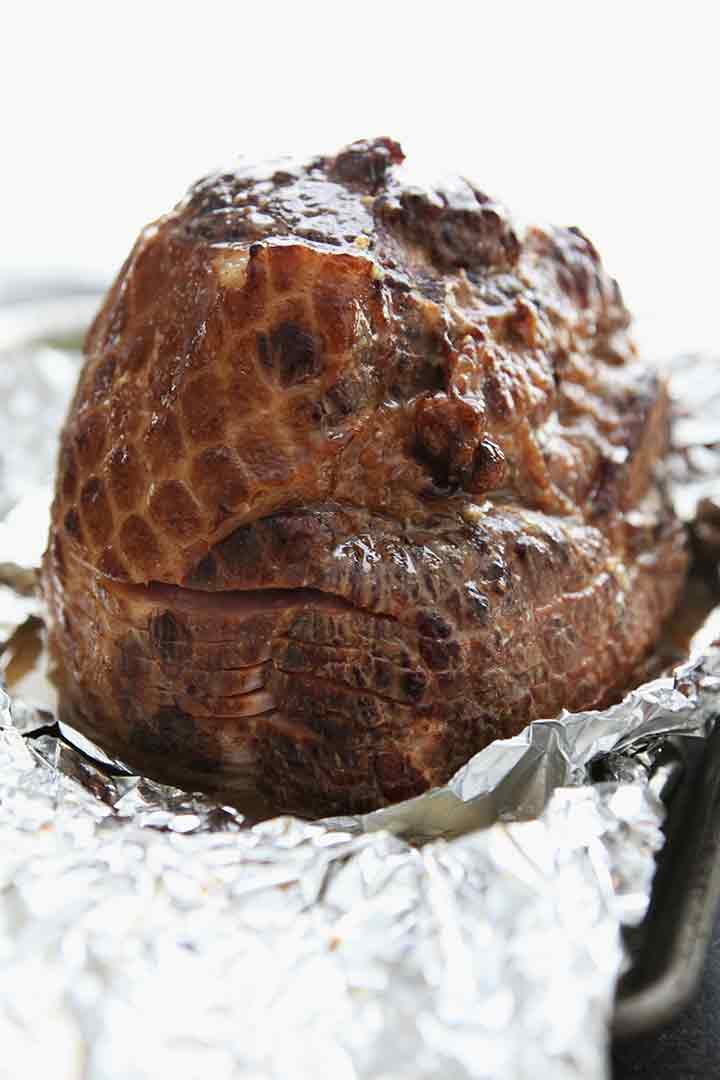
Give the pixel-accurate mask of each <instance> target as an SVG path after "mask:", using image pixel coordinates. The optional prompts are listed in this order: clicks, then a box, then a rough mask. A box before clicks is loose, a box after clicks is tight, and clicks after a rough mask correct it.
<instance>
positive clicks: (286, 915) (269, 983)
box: [0, 320, 720, 1080]
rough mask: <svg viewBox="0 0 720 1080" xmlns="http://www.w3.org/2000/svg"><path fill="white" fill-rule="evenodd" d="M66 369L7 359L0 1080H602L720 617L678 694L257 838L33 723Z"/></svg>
mask: <svg viewBox="0 0 720 1080" xmlns="http://www.w3.org/2000/svg"><path fill="white" fill-rule="evenodd" d="M1 332H2V320H0V335H1ZM76 363H77V357H76V355H74V354H73V351H72V349H69V348H68V347H67V345H66V344H65V345H59V344H57V343H55V344H49V343H48V341H47V340H40V341H38V340H33V337H32V335H28V336H26V339H25V340H24V341H23V342H21V343H20V345H18V344H17V343H16V344H15V345H14V346H13V348H12V349H9V348H6V349H5V353H4V355H0V380H1V384H0V396H2V398H3V400H0V414H1V416H2V425H3V426H2V432H3V439H2V443H1V444H0V507H2V510H3V511H4V512H5V516H4V518H3V519H2V520H0V582H1V584H0V649H1V648H3V646H4V652H3V653H2V654H0V670H3V671H4V672H5V674H6V676H7V679H8V682H9V683H12V686H13V692H12V695H10V694H8V693H5V692H4V691H2V690H0V1047H2V1053H1V1054H0V1078H2V1080H5V1078H7V1080H17V1078H18V1077H23V1078H24V1077H36V1076H37V1077H40V1076H52V1077H53V1078H54V1080H57V1078H68V1080H70V1078H73V1080H76V1078H77V1080H80V1078H82V1080H111V1078H112V1080H121V1078H122V1080H140V1078H142V1080H145V1078H147V1080H151V1078H152V1080H157V1078H158V1077H163V1078H168V1080H196V1078H198V1080H199V1078H200V1077H202V1078H203V1080H208V1078H210V1080H230V1078H233V1080H235V1078H243V1080H261V1078H263V1080H264V1078H273V1080H275V1078H277V1080H305V1078H308V1080H310V1078H312V1080H318V1078H324V1077H332V1078H333V1080H360V1078H368V1080H369V1078H373V1080H391V1078H392V1080H401V1078H407V1080H411V1078H412V1080H425V1078H428V1080H429V1078H431V1077H432V1078H435V1077H438V1076H443V1077H444V1078H445V1080H456V1078H457V1080H460V1078H470V1077H473V1078H476V1077H477V1078H480V1077H483V1078H485V1077H487V1078H491V1077H503V1078H517V1080H523V1078H531V1077H532V1078H533V1080H534V1078H536V1077H538V1076H540V1075H542V1076H544V1077H546V1078H548V1080H555V1078H557V1080H579V1078H583V1080H595V1078H601V1077H604V1076H606V1075H607V1045H608V1022H609V1018H610V1015H611V1011H612V1004H613V995H614V991H615V986H616V983H617V979H618V977H619V975H620V973H621V972H622V970H623V967H624V965H625V964H626V963H627V959H626V956H625V953H624V951H623V945H622V934H621V928H622V927H623V926H624V925H633V924H637V923H639V922H640V921H641V920H642V919H643V916H644V914H645V912H646V910H647V906H648V902H649V895H650V890H651V885H652V878H653V873H654V867H655V855H656V853H657V851H658V850H659V848H660V847H661V845H662V832H661V825H662V820H663V815H664V807H663V803H662V799H661V796H662V794H663V786H664V782H665V778H666V777H665V773H664V770H663V768H656V767H655V759H656V756H657V751H658V750H659V749H660V748H661V747H662V745H663V743H664V740H665V738H666V737H667V735H668V734H670V733H684V734H692V735H695V736H697V737H700V738H702V737H704V736H706V735H707V734H708V732H709V730H710V728H711V726H712V723H713V719H714V716H715V714H716V712H717V710H718V706H719V704H720V650H718V649H715V648H713V647H712V641H713V640H714V636H715V633H716V630H715V627H717V626H719V625H720V621H719V620H720V615H719V614H718V612H715V613H711V616H710V619H709V620H708V621H707V622H706V624H705V629H704V631H703V632H702V633H701V634H700V635H699V636H696V638H695V639H694V640H695V648H694V655H693V657H692V658H691V659H689V660H687V661H686V662H685V663H683V664H682V665H680V666H679V667H678V669H677V670H676V672H675V674H674V676H673V677H667V678H663V679H659V680H655V681H653V682H651V683H648V684H646V685H644V686H642V687H640V688H639V689H638V690H636V691H634V692H633V693H631V694H630V695H628V697H627V698H626V699H625V701H623V702H622V703H621V704H620V705H617V706H615V707H613V708H611V709H608V710H606V711H604V712H588V713H583V714H576V715H569V714H566V715H563V716H561V717H559V718H557V719H553V720H543V721H538V722H536V723H533V724H531V725H530V726H529V727H528V728H527V729H526V730H525V731H524V732H523V733H522V734H521V735H519V736H517V737H516V738H514V739H510V740H506V741H503V742H497V743H494V744H493V745H491V746H490V747H488V748H487V749H486V750H484V751H483V752H482V753H480V754H478V755H477V756H476V757H474V758H473V759H472V760H471V761H469V762H468V763H467V764H466V765H465V766H464V767H463V768H462V769H461V770H460V771H459V772H458V773H457V775H456V776H455V777H454V778H453V780H452V781H451V782H450V784H448V786H447V787H445V788H442V789H438V790H436V791H434V792H431V793H429V794H427V795H425V796H422V797H420V798H418V799H414V800H411V801H410V802H408V803H404V804H401V805H399V806H396V807H392V808H389V809H387V810H383V811H379V812H377V813H375V814H369V815H366V816H364V817H357V818H343V819H335V820H331V821H320V822H311V823H309V822H302V821H299V820H297V819H293V818H289V817H284V818H277V819H274V820H271V821H265V822H262V823H261V824H256V825H253V826H250V825H249V824H247V823H246V822H245V821H244V820H243V817H242V815H241V814H240V813H239V812H238V811H237V810H235V809H233V808H232V807H228V806H220V805H217V804H215V803H213V802H212V801H211V800H209V799H208V798H206V797H204V796H201V795H194V794H192V793H186V792H183V791H180V790H178V789H174V788H169V787H166V786H163V785H160V784H157V783H154V782H153V781H151V780H149V779H147V778H143V777H139V776H136V775H133V774H131V773H130V772H129V771H128V770H127V769H124V768H123V766H122V764H121V763H117V762H114V763H113V762H109V761H108V759H107V758H105V756H104V755H103V754H102V751H101V750H100V749H99V748H96V747H93V746H92V745H91V744H89V743H87V742H86V741H84V740H81V739H79V737H78V736H77V735H76V734H75V733H73V732H69V731H66V732H64V733H62V734H63V735H64V736H65V737H62V735H61V733H59V731H58V728H57V726H53V724H54V717H53V706H54V697H53V691H52V687H51V685H50V683H49V682H48V680H47V679H46V678H45V676H44V672H43V651H42V641H41V638H40V636H39V635H38V627H39V625H40V623H39V619H40V617H41V614H42V613H41V610H40V608H39V605H38V602H37V599H36V598H35V597H34V596H33V591H32V569H33V566H34V565H35V564H36V560H37V558H38V555H39V553H40V551H41V550H42V546H43V543H44V539H45V529H46V525H47V507H48V497H49V496H48V493H49V486H48V485H49V481H50V479H51V473H52V468H53V449H54V445H53V440H54V434H55V433H56V431H57V427H58V424H59V422H60V418H61V416H62V413H63V409H64V407H65V404H66V401H67V400H68V397H69V394H70V392H71V390H72V384H73V381H74V378H75V371H76ZM693 363H694V364H695V367H694V375H693V377H692V378H690V379H688V378H686V377H685V378H684V376H683V372H685V373H686V372H687V370H688V364H687V362H685V363H684V364H682V365H678V367H677V382H676V386H677V391H678V393H680V394H681V395H683V394H684V395H685V398H686V401H687V402H688V408H687V409H686V410H685V413H684V414H683V415H682V417H681V418H680V419H679V421H678V425H677V432H678V441H677V447H678V449H677V453H676V456H675V458H674V461H673V472H674V478H675V491H674V497H675V499H676V502H677V503H678V505H679V506H681V509H682V513H683V515H684V517H685V518H686V519H688V520H693V519H694V518H695V517H696V511H697V507H698V504H699V503H700V504H701V505H703V506H706V505H707V503H708V500H709V501H710V502H712V499H713V497H714V495H715V493H716V491H717V488H718V485H717V479H716V477H717V473H718V469H717V464H718V462H717V459H716V455H715V447H714V444H713V439H714V438H715V435H716V433H717V432H720V423H718V424H716V425H715V426H713V422H712V417H711V411H712V402H708V400H707V395H704V397H703V400H702V401H701V402H699V401H698V402H692V401H691V400H690V399H691V398H692V393H689V388H690V390H692V388H694V387H697V385H698V380H699V378H700V377H701V373H702V370H703V368H702V362H701V361H700V360H697V361H694V362H693ZM710 365H711V366H712V362H710ZM707 370H708V371H709V370H710V369H709V367H708V369H707ZM683 378H684V381H683ZM699 405H702V409H699V408H698V406H699ZM703 409H704V410H705V413H704V416H705V421H704V426H703V423H702V422H701V420H700V419H698V416H699V413H700V412H702V410H703ZM693 410H694V411H693ZM708 410H709V411H708ZM693 416H694V417H695V418H694V419H693ZM31 421H32V424H31V426H32V437H31V435H30V433H29V425H30V423H31ZM693 425H694V426H693ZM693 440H695V441H693ZM719 505H720V504H719ZM711 517H712V514H710V518H711ZM709 565H710V569H708V571H707V572H708V574H712V572H713V570H712V566H711V564H709ZM713 620H715V621H713ZM23 635H24V636H23ZM28 650H29V654H30V656H31V661H30V662H29V663H28V661H27V659H25V660H23V656H25V657H27V655H28ZM591 764H592V766H593V770H592V775H593V776H597V775H598V774H599V773H601V774H602V775H603V776H604V777H605V779H603V781H602V782H591V774H590V771H589V766H590V765H591Z"/></svg>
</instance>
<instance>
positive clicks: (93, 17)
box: [0, 0, 720, 349]
mask: <svg viewBox="0 0 720 1080" xmlns="http://www.w3.org/2000/svg"><path fill="white" fill-rule="evenodd" d="M718 12H720V5H718V4H716V3H715V2H714V0H686V2H684V3H673V4H669V3H664V2H655V3H652V2H642V0H636V2H633V0H625V2H624V3H614V2H611V0H603V2H600V3H598V2H592V3H586V2H580V0H578V2H572V3H571V2H551V0H548V2H541V0H538V2H534V3H527V4H526V3H516V2H507V3H503V2H502V0H494V2H493V3H489V4H486V3H482V2H480V3H477V2H476V3H473V2H472V0H444V2H443V0H435V2H434V3H432V4H430V3H426V2H424V0H415V3H409V2H403V0H395V2H393V0H385V2H384V3H376V2H374V0H368V2H364V3H363V2H361V0H352V2H349V3H348V2H345V0H335V2H334V3H332V4H327V3H321V2H316V3H312V2H307V3H294V4H285V3H274V4H273V3H264V4H263V3H262V2H258V0H253V2H252V3H244V2H242V0H236V2H235V3H212V2H207V3H201V2H196V3H193V4H188V3H183V2H180V0H176V2H175V3H157V2H155V3H153V2H152V0H146V2H145V3H132V2H125V3H123V2H121V0H115V2H113V3H106V2H103V0H97V2H95V3H93V4H84V3H72V2H70V3H66V2H62V0H54V2H52V3H39V2H28V0H25V2H23V3H20V2H18V0H15V2H7V0H6V2H5V3H4V4H3V6H2V14H0V139H1V141H0V147H1V149H0V157H1V160H0V272H3V271H4V272H7V271H15V272H18V271H26V272H40V273H43V274H47V273H48V272H55V271H74V272H75V273H81V274H85V275H86V276H92V275H96V274H97V275H100V276H101V277H102V278H107V277H109V276H110V275H111V274H112V273H113V272H114V271H115V269H116V268H117V267H118V265H119V264H120V262H121V261H122V259H123V257H124V255H125V254H126V252H127V250H128V249H129V246H130V244H131V242H132V240H133V239H134V236H135V235H136V233H137V231H138V229H139V228H140V226H141V225H142V224H144V223H145V222H146V221H147V220H149V219H151V218H153V217H155V216H157V215H158V214H159V213H161V212H162V211H163V210H165V209H166V208H167V207H168V206H170V205H171V204H172V203H174V202H175V201H176V200H177V199H178V198H179V197H180V196H181V194H182V193H183V191H184V189H185V187H186V186H187V185H188V184H189V183H190V182H191V181H192V180H193V179H195V178H196V177H197V176H198V175H200V174H202V173H203V172H204V171H206V170H208V169H209V168H211V167H213V166H214V165H216V164H219V163H221V162H223V161H224V160H227V159H228V158H231V157H232V156H233V155H235V154H238V153H243V154H246V155H258V154H271V155H273V156H274V155H277V154H278V153H284V152H296V151H297V152H305V153H308V154H313V153H317V152H321V151H332V150H334V149H337V148H338V147H339V146H340V145H342V144H344V143H346V142H348V141H351V140H352V139H355V138H360V137H366V136H373V135H378V134H388V135H391V136H393V137H395V138H398V139H399V140H400V141H401V142H402V144H403V147H404V148H405V150H406V153H407V154H408V157H409V158H410V159H411V160H413V161H415V162H416V163H417V164H418V165H419V166H421V167H422V169H423V170H424V171H425V172H427V173H433V172H436V173H443V172H444V173H447V172H452V171H456V172H461V173H465V174H468V175H471V176H472V177H473V178H474V179H475V180H476V181H477V182H478V183H479V185H480V186H481V187H483V188H484V189H485V190H487V191H488V192H489V193H491V194H494V195H496V196H498V197H500V198H501V199H502V200H503V201H505V202H506V203H507V204H509V205H510V207H512V208H513V209H514V210H517V211H518V212H519V213H520V214H521V215H522V216H524V217H530V218H536V219H539V220H553V221H556V222H559V223H562V224H578V225H580V226H581V227H582V228H583V229H584V230H585V231H586V232H587V233H588V234H589V235H590V236H591V237H592V239H593V240H594V241H595V243H596V245H597V246H598V247H599V248H600V250H601V253H602V254H603V255H604V258H605V262H606V264H607V265H608V266H609V268H610V270H611V271H612V272H613V273H614V274H615V275H616V276H617V277H618V278H619V280H620V283H621V285H622V287H623V289H624V292H625V295H626V297H627V299H628V302H629V303H630V305H631V306H632V307H633V308H634V309H635V310H636V311H637V312H638V313H639V314H640V315H641V316H642V317H643V318H644V319H646V320H649V323H648V325H651V326H652V327H653V335H652V340H653V344H655V343H657V347H658V348H659V349H666V348H676V347H680V348H682V347H687V348H698V347H717V346H718V343H719V339H720V334H719V333H718V331H717V330H716V326H715V323H716V318H717V312H718V307H719V305H718V299H717V293H718V290H719V289H720V275H718V271H717V266H716V262H717V255H716V253H717V251H718V247H719V243H718V242H719V241H720V214H719V212H718V200H719V198H720V185H719V184H718V179H719V177H718V169H717V165H716V155H717V148H718V141H719V139H718V136H719V132H718V129H719V127H720V124H719V122H718V109H719V106H720V94H719V93H718V86H719V80H718V59H717V55H718V41H719V40H720V39H719V38H718V34H717V32H716V29H715V25H714V22H715V19H714V16H715V15H716V14H717V13H718Z"/></svg>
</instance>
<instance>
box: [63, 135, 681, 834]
mask: <svg viewBox="0 0 720 1080" xmlns="http://www.w3.org/2000/svg"><path fill="white" fill-rule="evenodd" d="M401 162H402V153H401V151H400V148H399V147H398V145H397V144H396V143H393V142H392V141H391V140H389V139H379V140H376V141H374V142H367V143H366V142H362V143H355V144H353V145H352V146H350V147H348V148H347V149H346V150H344V151H342V152H341V153H340V154H338V155H337V156H336V157H334V158H317V159H315V160H313V161H311V162H310V163H308V164H306V165H302V166H298V165H295V164H293V163H288V162H275V163H271V164H270V165H269V166H266V167H265V166H259V167H250V166H246V165H244V164H241V165H238V166H235V167H233V168H232V169H230V170H227V171H223V172H219V173H216V174H213V175H212V176H210V177H208V178H206V179H205V180H203V181H201V182H200V183H198V184H196V185H195V186H194V187H193V188H192V189H191V191H190V192H189V194H188V196H187V197H186V199H185V200H184V201H183V202H182V203H180V205H179V206H178V207H177V208H176V209H175V210H174V211H172V212H171V213H170V214H168V215H167V216H166V217H164V218H162V219H160V221H158V222H157V223H155V224H154V225H152V226H149V227H148V228H147V229H146V230H144V232H143V233H142V234H141V236H140V239H139V240H138V242H137V244H136V246H135V248H134V249H133V252H132V253H131V255H130V257H129V258H128V260H127V262H126V264H125V266H124V267H123V269H122V271H121V272H120V275H119V276H118V279H117V281H116V282H115V284H114V286H113V288H112V289H111V290H110V293H109V295H108V297H107V299H106V301H105V303H104V305H103V307H102V309H101V311H100V313H99V314H98V316H97V319H96V320H95V323H94V325H93V326H92V328H91V330H90V332H89V334H88V338H87V342H86V359H85V364H84V367H83V370H82V373H81V376H80V380H79V383H78V388H77V392H76V395H75V398H74V400H73V403H72V405H71V408H70V412H69V415H68V418H67V422H66V424H65V427H64V430H63V433H62V439H61V449H60V457H59V465H58V478H57V488H56V497H55V501H54V504H53V517H52V527H51V533H50V542H49V545H48V551H47V553H46V557H45V561H44V567H43V581H44V589H45V594H46V597H47V600H48V609H49V627H50V640H51V644H52V647H53V649H54V651H55V653H56V655H57V657H58V660H59V662H60V668H61V672H62V675H61V678H62V708H63V713H64V715H65V717H66V718H67V719H68V720H69V721H70V722H71V723H72V724H74V725H75V726H76V727H78V728H80V729H81V730H82V731H84V732H85V733H86V734H89V735H90V736H91V737H93V738H95V739H96V740H97V741H98V742H99V743H101V744H102V745H103V746H105V747H106V748H107V749H108V750H110V751H111V752H113V753H115V754H118V755H120V756H123V757H125V758H126V759H127V760H128V761H130V762H131V763H132V764H135V765H137V766H138V767H140V768H143V769H145V770H146V771H148V772H150V773H151V774H153V775H157V776H159V777H160V778H161V779H166V780H170V781H172V782H177V783H183V784H185V785H190V786H201V787H204V788H206V789H208V790H222V791H223V792H225V793H227V791H228V790H229V791H230V792H231V793H232V791H233V790H238V791H240V790H241V789H242V788H244V787H251V788H253V789H256V790H260V791H261V792H262V793H263V794H264V795H265V796H267V797H268V798H269V799H270V800H271V801H272V802H273V803H274V804H275V805H276V806H279V807H282V808H285V809H288V810H293V811H297V812H301V813H326V812H327V813H334V812H346V811H364V810H369V809H372V808H374V807H377V806H380V805H384V804H386V803H388V802H392V801H395V800H397V799H400V798H404V797H408V796H411V795H414V794H417V793H419V792H421V791H423V790H425V789H426V788H428V787H430V786H432V785H435V784H439V783H442V782H444V781H445V780H447V779H448V777H449V776H450V775H451V773H452V772H453V771H454V770H455V769H456V768H457V767H458V766H459V765H460V764H462V762H463V761H465V760H467V758H468V757H470V756H471V754H472V753H473V752H475V751H476V750H478V749H480V748H482V747H483V746H484V745H486V744H487V743H488V742H489V741H490V740H492V739H493V738H496V737H498V736H500V737H505V736H509V735H512V734H514V733H515V732H517V731H518V730H520V728H522V727H523V726H524V725H525V724H526V723H527V722H528V721H529V720H531V719H534V718H536V717H539V716H548V715H553V714H555V713H556V712H557V711H558V710H559V709H560V708H562V707H566V708H585V707H591V706H595V705H600V704H602V703H604V702H606V701H608V700H610V699H611V698H612V697H613V696H616V695H617V694H618V693H620V692H621V691H622V690H623V689H624V688H625V687H626V686H627V685H628V683H629V682H630V681H631V680H632V675H633V671H634V670H635V668H636V667H637V666H638V664H639V663H640V662H641V661H642V659H643V658H644V657H645V656H646V655H647V653H648V651H649V650H650V649H651V648H652V646H653V643H654V641H655V639H656V637H657V635H658V633H659V628H660V624H661V622H662V620H663V619H664V618H665V616H666V615H667V614H668V613H669V611H670V610H671V609H672V607H673V604H674V602H675V599H676V597H677V594H678V591H679V589H680V588H681V585H682V581H683V577H684V572H685V561H686V560H685V552H684V539H683V535H682V531H681V529H680V527H679V525H678V524H677V522H676V521H675V519H674V518H673V516H672V513H671V511H670V509H669V506H668V503H667V500H666V499H665V496H664V490H663V480H662V468H661V467H662V462H663V458H664V455H665V453H666V450H667V442H668V402H667V395H666V390H665V387H664V385H663V383H662V382H661V380H660V379H659V378H658V376H657V375H656V374H655V373H654V372H653V371H652V370H650V369H649V368H648V367H647V366H646V365H645V364H644V363H643V362H641V361H640V360H639V359H638V358H637V356H636V353H635V349H634V346H633V343H632V339H631V336H630V332H629V321H630V320H629V316H628V313H627V311H626V309H625V307H624V305H623V303H622V299H621V296H620V293H619V290H618V288H617V285H616V284H615V282H614V281H612V279H610V278H609V277H608V276H607V275H606V273H605V271H604V270H603V268H602V266H601V263H600V260H599V257H598V255H597V253H596V251H595V249H594V248H593V247H592V245H591V244H590V242H589V241H588V240H587V239H586V238H585V237H584V236H583V235H582V234H581V233H580V232H579V231H578V230H575V229H539V228H529V229H525V230H523V231H520V230H518V229H516V228H515V227H514V225H513V223H512V221H511V220H510V218H509V217H508V215H507V214H506V212H505V211H504V210H503V209H502V207H500V206H499V205H498V204H497V203H495V202H493V201H491V200H490V199H489V198H488V197H487V196H485V195H484V194H482V193H481V192H480V191H479V190H478V189H477V188H476V187H474V186H473V185H472V184H470V183H468V182H467V181H464V180H458V181H454V182H452V183H450V184H448V185H446V186H444V187H438V188H435V189H425V188H421V187H418V186H416V185H413V184H411V183H410V181H409V180H408V179H407V178H406V176H405V175H404V173H403V170H402V168H400V165H401Z"/></svg>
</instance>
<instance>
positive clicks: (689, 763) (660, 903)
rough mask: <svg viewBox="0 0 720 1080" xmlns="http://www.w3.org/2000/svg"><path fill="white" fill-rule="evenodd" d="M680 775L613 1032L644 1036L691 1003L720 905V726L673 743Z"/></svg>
mask: <svg viewBox="0 0 720 1080" xmlns="http://www.w3.org/2000/svg"><path fill="white" fill-rule="evenodd" d="M669 743H670V747H669V752H674V753H676V754H677V755H678V757H679V760H680V763H681V769H680V775H679V777H678V779H677V780H676V782H675V784H674V785H673V788H672V789H671V790H670V791H668V792H667V794H666V795H665V798H666V801H667V807H668V816H667V820H666V823H665V834H666V844H665V847H664V849H663V851H662V852H661V854H660V856H659V859H658V868H657V873H656V875H655V881H654V885H653V892H652V898H651V902H650V908H649V910H648V914H647V916H646V918H645V920H644V922H643V923H642V924H641V925H640V926H639V927H636V928H633V929H632V930H628V931H627V932H626V935H625V939H626V945H627V948H628V951H629V953H630V959H631V964H630V967H629V969H628V971H627V972H626V974H625V975H624V976H623V977H622V979H621V980H620V983H619V984H618V991H617V996H616V1000H615V1012H614V1017H613V1032H614V1034H615V1035H616V1036H617V1037H618V1038H626V1037H631V1036H636V1035H641V1034H644V1033H646V1032H649V1031H652V1030H653V1029H655V1028H658V1027H661V1026H662V1025H663V1024H666V1023H667V1022H668V1021H669V1020H671V1019H672V1018H673V1017H674V1016H676V1015H677V1014H678V1013H679V1012H681V1011H682V1010H683V1009H684V1008H685V1006H686V1005H688V1004H689V1002H690V1001H691V1000H692V998H693V996H694V994H695V992H696V990H697V989H698V985H699V982H700V977H701V975H702V970H703V964H704V960H705V954H706V951H707V946H708V943H709V939H710V935H711V933H712V929H713V923H714V919H715V914H716V911H717V908H718V903H719V902H720V728H718V729H716V730H715V731H714V733H713V734H712V735H711V736H710V737H709V738H708V739H707V740H705V739H697V738H672V739H671V740H669Z"/></svg>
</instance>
